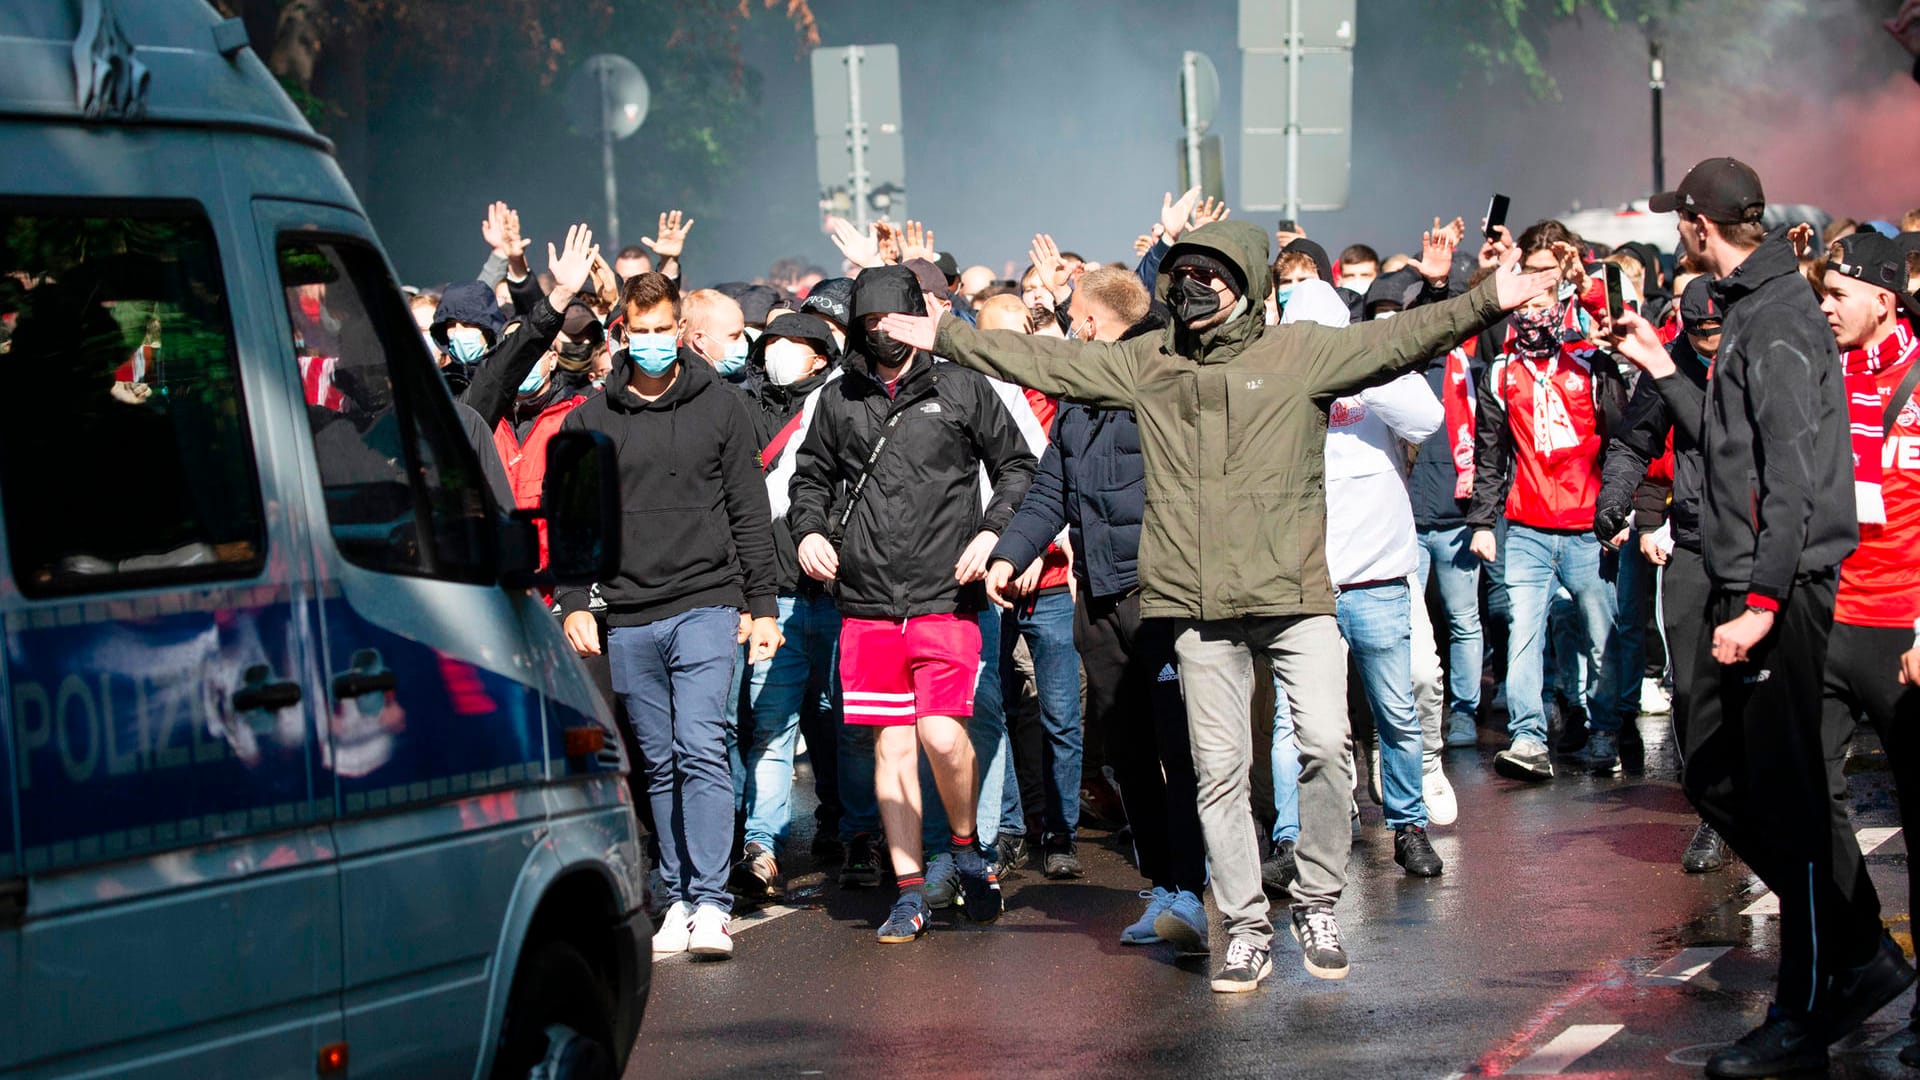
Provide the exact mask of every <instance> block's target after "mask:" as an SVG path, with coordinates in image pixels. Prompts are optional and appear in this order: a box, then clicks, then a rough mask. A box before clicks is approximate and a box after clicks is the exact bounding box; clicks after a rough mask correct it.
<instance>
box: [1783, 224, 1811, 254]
mask: <svg viewBox="0 0 1920 1080" xmlns="http://www.w3.org/2000/svg"><path fill="white" fill-rule="evenodd" d="M1787 239H1788V240H1790V241H1792V242H1793V257H1794V258H1796V259H1804V258H1806V257H1807V252H1809V251H1812V250H1813V226H1812V225H1809V224H1807V223H1806V222H1804V221H1803V222H1801V223H1800V224H1798V225H1795V226H1794V227H1793V228H1791V229H1788V230H1787Z"/></svg>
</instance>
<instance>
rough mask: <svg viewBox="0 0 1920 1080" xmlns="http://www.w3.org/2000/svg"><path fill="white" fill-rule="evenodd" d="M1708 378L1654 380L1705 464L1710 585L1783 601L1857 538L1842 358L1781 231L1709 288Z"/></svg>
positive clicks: (1703, 524)
mask: <svg viewBox="0 0 1920 1080" xmlns="http://www.w3.org/2000/svg"><path fill="white" fill-rule="evenodd" d="M1713 299H1714V302H1715V303H1716V304H1718V305H1719V306H1720V309H1721V310H1722V311H1724V312H1725V313H1726V314H1725V315H1724V316H1723V321H1722V323H1721V334H1720V353H1719V356H1718V357H1717V358H1716V359H1715V361H1714V366H1713V378H1712V379H1710V380H1708V382H1707V384H1706V387H1705V389H1704V390H1702V388H1701V387H1699V386H1697V385H1695V384H1694V383H1693V382H1691V381H1689V380H1688V379H1685V378H1683V377H1681V376H1679V375H1677V374H1676V375H1671V376H1668V377H1667V378H1664V379H1660V380H1658V381H1657V383H1656V385H1657V386H1658V387H1659V389H1660V393H1661V395H1662V396H1664V397H1665V398H1666V399H1667V404H1668V405H1669V406H1670V407H1671V408H1672V410H1673V422H1674V425H1675V426H1676V428H1677V429H1679V430H1680V431H1684V432H1686V433H1687V434H1688V435H1689V436H1693V437H1697V438H1698V439H1699V442H1700V452H1701V457H1702V459H1703V460H1704V461H1705V463H1706V477H1705V479H1706V485H1705V489H1704V490H1705V498H1704V499H1703V500H1702V503H1701V507H1702V509H1701V515H1700V519H1701V520H1700V533H1701V540H1702V544H1701V547H1702V555H1703V556H1704V557H1705V562H1706V568H1707V576H1708V578H1710V579H1711V580H1712V582H1713V584H1714V586H1715V587H1716V588H1719V589H1723V590H1726V591H1729V592H1746V593H1748V594H1752V595H1758V596H1762V597H1767V598H1769V599H1772V600H1775V601H1782V600H1785V599H1786V598H1787V596H1788V594H1789V593H1790V592H1791V591H1792V589H1793V583H1794V582H1795V581H1796V580H1799V579H1802V578H1807V577H1812V576H1816V575H1823V574H1827V573H1830V572H1832V571H1833V570H1834V569H1835V568H1836V567H1838V566H1839V565H1840V561H1841V560H1842V559H1844V558H1846V557H1847V555H1848V554H1849V553H1851V552H1852V551H1853V549H1854V547H1855V545H1856V544H1858V543H1859V527H1858V526H1857V525H1856V524H1855V520H1854V514H1855V511H1854V500H1853V449H1852V444H1851V441H1850V437H1849V432H1850V431H1851V428H1850V427H1849V424H1848V420H1847V395H1846V390H1845V388H1844V386H1843V385H1842V381H1841V370H1840V355H1839V351H1838V349H1837V348H1836V347H1835V345H1834V342H1833V331H1832V330H1830V329H1828V327H1827V320H1826V317H1825V316H1823V315H1822V314H1821V313H1820V306H1819V304H1818V303H1817V302H1816V301H1815V299H1814V294H1813V289H1812V288H1811V287H1810V286H1809V285H1808V284H1807V280H1806V278H1804V277H1801V276H1800V264H1799V260H1797V259H1795V258H1794V254H1793V245H1792V244H1791V243H1789V242H1788V240H1787V231H1786V229H1784V228H1782V229H1778V230H1775V232H1774V233H1773V234H1772V235H1771V236H1769V237H1767V239H1766V240H1765V241H1764V242H1762V243H1761V245H1760V247H1759V248H1757V249H1755V251H1754V252H1753V254H1751V255H1749V256H1747V260H1746V261H1745V262H1743V263H1741V264H1740V266H1739V267H1738V268H1737V269H1735V270H1734V271H1733V273H1731V274H1728V275H1727V276H1725V277H1723V278H1721V279H1720V280H1718V281H1716V282H1714V283H1713Z"/></svg>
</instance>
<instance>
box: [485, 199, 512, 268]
mask: <svg viewBox="0 0 1920 1080" xmlns="http://www.w3.org/2000/svg"><path fill="white" fill-rule="evenodd" d="M507 213H508V211H507V204H506V203H503V202H494V203H488V204H487V217H486V220H484V221H482V222H481V223H480V238H481V239H482V240H485V241H486V242H487V246H488V247H490V248H492V249H493V253H494V254H495V255H498V256H500V257H501V258H503V259H504V258H506V257H507V255H508V254H509V253H508V251H507Z"/></svg>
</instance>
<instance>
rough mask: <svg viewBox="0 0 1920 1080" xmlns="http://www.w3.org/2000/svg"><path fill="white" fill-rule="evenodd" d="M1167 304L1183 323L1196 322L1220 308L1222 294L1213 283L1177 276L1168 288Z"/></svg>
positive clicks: (1175, 316) (1188, 324)
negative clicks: (1215, 289)
mask: <svg viewBox="0 0 1920 1080" xmlns="http://www.w3.org/2000/svg"><path fill="white" fill-rule="evenodd" d="M1167 306H1168V307H1170V308H1172V309H1173V317H1174V318H1176V319H1178V320H1180V322H1181V323H1182V324H1183V325H1186V326H1192V325H1193V324H1194V323H1196V322H1198V321H1200V320H1201V319H1204V318H1206V317H1207V316H1209V315H1212V314H1213V313H1214V312H1216V311H1219V310H1220V294H1219V293H1217V292H1214V291H1213V287H1212V286H1211V285H1208V284H1206V283H1205V282H1202V281H1200V280H1198V279H1196V278H1190V277H1177V278H1174V279H1173V287H1172V288H1171V289H1168V290H1167Z"/></svg>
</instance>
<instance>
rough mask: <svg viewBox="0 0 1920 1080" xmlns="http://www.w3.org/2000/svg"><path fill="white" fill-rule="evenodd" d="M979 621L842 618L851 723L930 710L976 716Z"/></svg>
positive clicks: (896, 721) (901, 718)
mask: <svg viewBox="0 0 1920 1080" xmlns="http://www.w3.org/2000/svg"><path fill="white" fill-rule="evenodd" d="M979 677H980V624H979V623H977V622H975V621H974V620H973V618H972V617H971V616H966V615H921V616H918V617H916V618H912V619H908V620H906V621H905V622H896V621H893V620H891V619H843V620H841V623H840V687H841V691H842V694H843V696H844V698H845V706H844V711H845V713H846V718H847V723H849V724H865V725H867V726H870V727H895V726H904V725H910V724H912V723H914V722H915V721H917V720H919V719H921V718H922V717H927V716H953V717H959V718H960V719H961V720H966V719H968V718H969V717H971V716H973V687H974V683H975V682H976V681H978V679H979Z"/></svg>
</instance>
